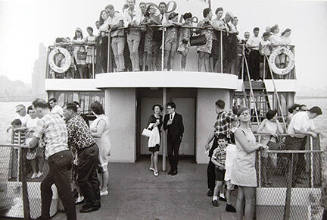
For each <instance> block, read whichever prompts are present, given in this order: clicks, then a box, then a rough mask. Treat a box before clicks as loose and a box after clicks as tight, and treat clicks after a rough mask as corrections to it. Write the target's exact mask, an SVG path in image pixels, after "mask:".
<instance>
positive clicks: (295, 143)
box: [285, 136, 306, 184]
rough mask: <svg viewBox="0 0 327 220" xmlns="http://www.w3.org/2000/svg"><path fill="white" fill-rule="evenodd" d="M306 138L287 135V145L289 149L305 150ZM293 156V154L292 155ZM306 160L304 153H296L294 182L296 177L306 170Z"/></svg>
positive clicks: (294, 158) (294, 157)
mask: <svg viewBox="0 0 327 220" xmlns="http://www.w3.org/2000/svg"><path fill="white" fill-rule="evenodd" d="M305 143H306V138H296V137H290V136H288V137H286V140H285V146H286V149H287V150H304V149H305ZM290 158H291V155H290ZM305 168H306V162H305V159H304V154H303V153H301V154H294V156H293V178H292V180H293V184H294V183H295V181H296V179H297V178H298V177H299V176H300V175H301V174H302V172H303V171H305Z"/></svg>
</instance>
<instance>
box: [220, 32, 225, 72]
mask: <svg viewBox="0 0 327 220" xmlns="http://www.w3.org/2000/svg"><path fill="white" fill-rule="evenodd" d="M223 60H224V58H223V31H220V72H221V73H223V72H224V62H223Z"/></svg>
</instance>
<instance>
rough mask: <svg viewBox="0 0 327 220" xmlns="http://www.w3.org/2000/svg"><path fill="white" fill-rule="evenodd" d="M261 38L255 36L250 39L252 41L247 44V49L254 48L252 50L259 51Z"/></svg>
mask: <svg viewBox="0 0 327 220" xmlns="http://www.w3.org/2000/svg"><path fill="white" fill-rule="evenodd" d="M260 41H261V39H260V37H255V36H252V37H250V39H249V40H248V41H247V42H246V46H247V47H254V48H251V49H252V50H259V44H260Z"/></svg>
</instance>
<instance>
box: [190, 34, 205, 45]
mask: <svg viewBox="0 0 327 220" xmlns="http://www.w3.org/2000/svg"><path fill="white" fill-rule="evenodd" d="M206 43H207V38H206V36H205V35H204V34H200V35H192V36H191V37H190V45H191V46H202V45H205V44H206Z"/></svg>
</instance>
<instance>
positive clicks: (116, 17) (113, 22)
mask: <svg viewBox="0 0 327 220" xmlns="http://www.w3.org/2000/svg"><path fill="white" fill-rule="evenodd" d="M120 21H124V18H123V16H122V14H121V13H119V12H117V13H115V15H114V16H113V17H110V16H109V17H108V18H107V20H106V21H105V22H104V24H103V26H102V27H103V28H105V30H108V28H109V25H110V26H113V25H117V24H119V22H120ZM117 36H120V37H123V36H124V30H123V29H120V30H115V31H112V32H111V37H117Z"/></svg>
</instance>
